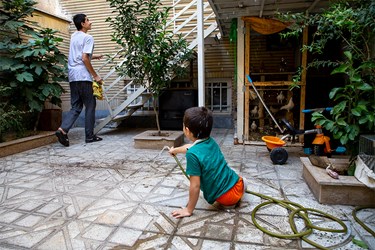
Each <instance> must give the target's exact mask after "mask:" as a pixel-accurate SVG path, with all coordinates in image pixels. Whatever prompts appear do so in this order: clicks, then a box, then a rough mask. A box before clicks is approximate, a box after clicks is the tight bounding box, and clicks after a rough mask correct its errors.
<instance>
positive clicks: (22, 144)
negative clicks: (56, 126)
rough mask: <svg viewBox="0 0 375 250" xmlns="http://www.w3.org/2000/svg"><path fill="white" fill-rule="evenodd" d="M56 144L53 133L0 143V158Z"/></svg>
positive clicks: (42, 133)
mask: <svg viewBox="0 0 375 250" xmlns="http://www.w3.org/2000/svg"><path fill="white" fill-rule="evenodd" d="M55 142H57V137H56V136H55V132H50V131H49V132H48V131H43V132H40V133H39V134H38V135H33V136H28V137H25V138H21V139H17V140H13V141H9V142H3V143H0V157H4V156H8V155H12V154H16V153H20V152H23V151H26V150H30V149H34V148H38V147H41V146H45V145H48V144H51V143H55Z"/></svg>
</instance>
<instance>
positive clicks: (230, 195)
mask: <svg viewBox="0 0 375 250" xmlns="http://www.w3.org/2000/svg"><path fill="white" fill-rule="evenodd" d="M244 192H245V190H244V183H243V179H242V177H241V176H240V179H239V180H238V181H237V183H236V184H235V185H234V186H233V187H232V188H231V189H229V190H228V192H226V193H225V194H223V195H222V196H220V197H219V198H217V199H216V201H217V202H219V203H220V204H221V205H224V206H232V205H235V204H237V202H238V201H239V200H240V199H241V198H242V195H243V194H244Z"/></svg>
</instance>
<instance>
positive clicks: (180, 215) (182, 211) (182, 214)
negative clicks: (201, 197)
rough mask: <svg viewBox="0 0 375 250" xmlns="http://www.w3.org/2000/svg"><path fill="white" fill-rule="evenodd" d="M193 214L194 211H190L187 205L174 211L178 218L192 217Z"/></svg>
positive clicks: (173, 214) (174, 215) (173, 213)
mask: <svg viewBox="0 0 375 250" xmlns="http://www.w3.org/2000/svg"><path fill="white" fill-rule="evenodd" d="M192 215H193V213H190V212H189V211H188V209H187V208H186V207H184V208H182V209H179V210H175V211H173V212H172V216H173V217H175V218H177V219H178V218H183V217H190V216H192Z"/></svg>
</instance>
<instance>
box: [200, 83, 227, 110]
mask: <svg viewBox="0 0 375 250" xmlns="http://www.w3.org/2000/svg"><path fill="white" fill-rule="evenodd" d="M230 97H231V93H230V82H229V81H212V82H206V94H205V99H206V107H207V108H209V109H211V110H212V111H213V112H214V113H215V112H230Z"/></svg>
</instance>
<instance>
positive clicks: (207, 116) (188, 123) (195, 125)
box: [183, 107, 213, 139]
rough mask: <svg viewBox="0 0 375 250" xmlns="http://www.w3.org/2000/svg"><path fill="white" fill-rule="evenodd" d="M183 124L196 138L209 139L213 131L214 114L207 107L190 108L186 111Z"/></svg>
mask: <svg viewBox="0 0 375 250" xmlns="http://www.w3.org/2000/svg"><path fill="white" fill-rule="evenodd" d="M183 123H184V126H185V127H188V128H189V130H190V131H191V132H192V133H193V136H194V137H195V138H198V139H203V138H207V137H209V136H210V134H211V130H212V123H213V117H212V112H211V110H209V109H207V108H205V107H192V108H189V109H187V110H185V115H184V119H183Z"/></svg>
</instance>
